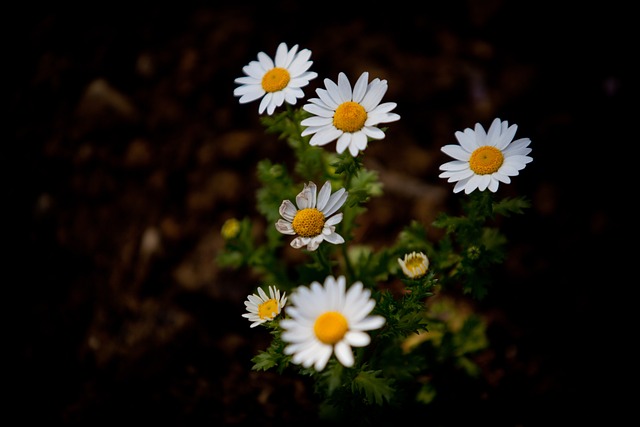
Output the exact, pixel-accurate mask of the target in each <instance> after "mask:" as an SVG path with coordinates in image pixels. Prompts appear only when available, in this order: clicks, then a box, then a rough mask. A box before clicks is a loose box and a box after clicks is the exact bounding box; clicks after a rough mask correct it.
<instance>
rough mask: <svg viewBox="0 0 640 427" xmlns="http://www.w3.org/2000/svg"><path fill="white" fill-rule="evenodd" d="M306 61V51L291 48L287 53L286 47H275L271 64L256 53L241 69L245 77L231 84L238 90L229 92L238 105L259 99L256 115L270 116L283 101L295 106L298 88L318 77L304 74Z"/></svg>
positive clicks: (307, 51) (307, 72)
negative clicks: (238, 100)
mask: <svg viewBox="0 0 640 427" xmlns="http://www.w3.org/2000/svg"><path fill="white" fill-rule="evenodd" d="M310 57H311V51H310V50H309V49H302V50H301V51H300V52H298V45H295V46H293V47H292V48H291V49H290V50H289V49H288V48H287V45H286V43H280V45H279V46H278V49H277V50H276V56H275V61H274V60H272V59H271V58H270V57H269V56H268V55H267V54H265V53H264V52H260V53H258V60H257V61H251V62H250V63H249V65H245V66H244V67H243V68H242V71H243V72H244V74H245V76H243V77H238V78H237V79H235V80H234V81H235V83H239V84H240V85H241V86H238V87H237V88H236V89H235V90H234V91H233V95H234V96H239V97H240V104H246V103H248V102H251V101H255V100H256V99H258V98H262V101H260V107H258V113H259V114H262V113H263V112H264V111H265V110H266V111H267V114H268V115H271V114H273V112H274V111H275V109H276V107H280V106H281V105H282V104H283V103H284V102H285V101H286V102H287V103H288V104H291V105H295V103H296V102H297V100H298V98H302V97H304V92H303V91H302V89H301V88H303V87H304V86H306V85H308V84H309V81H310V80H312V79H315V78H316V77H318V73H315V72H313V71H308V70H309V68H310V67H311V64H313V61H309V58H310Z"/></svg>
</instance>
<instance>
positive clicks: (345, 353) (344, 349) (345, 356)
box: [334, 340, 354, 368]
mask: <svg viewBox="0 0 640 427" xmlns="http://www.w3.org/2000/svg"><path fill="white" fill-rule="evenodd" d="M334 353H335V354H336V358H337V359H338V361H339V362H340V363H342V365H343V366H346V367H347V368H349V367H351V366H353V362H354V360H353V351H352V350H351V347H350V346H349V344H347V343H346V342H345V341H344V340H342V341H340V342H339V343H337V344H336V345H335V348H334Z"/></svg>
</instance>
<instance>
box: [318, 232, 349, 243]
mask: <svg viewBox="0 0 640 427" xmlns="http://www.w3.org/2000/svg"><path fill="white" fill-rule="evenodd" d="M323 236H324V240H326V241H327V242H329V243H333V244H334V245H339V244H341V243H344V238H343V237H342V236H341V235H339V234H338V233H331V234H328V235H323Z"/></svg>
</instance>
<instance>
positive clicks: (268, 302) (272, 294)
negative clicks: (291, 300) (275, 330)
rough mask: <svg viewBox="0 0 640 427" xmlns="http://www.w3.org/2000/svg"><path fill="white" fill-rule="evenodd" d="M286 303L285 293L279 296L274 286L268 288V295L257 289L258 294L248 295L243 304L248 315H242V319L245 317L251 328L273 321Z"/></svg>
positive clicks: (278, 291)
mask: <svg viewBox="0 0 640 427" xmlns="http://www.w3.org/2000/svg"><path fill="white" fill-rule="evenodd" d="M286 303H287V297H286V292H283V293H282V295H280V290H279V289H276V288H275V286H269V295H268V296H267V294H266V292H265V291H264V290H263V289H262V288H258V294H257V295H256V294H253V295H249V296H248V297H247V300H246V301H245V302H244V305H245V307H247V311H248V313H244V314H243V315H242V317H246V318H247V319H249V321H251V322H253V323H252V324H251V327H252V328H255V327H256V326H258V325H260V324H262V323H265V322H267V321H269V320H273V319H274V318H275V317H276V316H277V315H278V314H280V311H281V310H282V308H283V307H284V305H285V304H286Z"/></svg>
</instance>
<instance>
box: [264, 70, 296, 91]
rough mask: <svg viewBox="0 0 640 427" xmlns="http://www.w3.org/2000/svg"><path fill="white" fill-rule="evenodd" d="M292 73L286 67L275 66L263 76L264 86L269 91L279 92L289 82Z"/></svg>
mask: <svg viewBox="0 0 640 427" xmlns="http://www.w3.org/2000/svg"><path fill="white" fill-rule="evenodd" d="M289 80H291V75H290V74H289V71H287V70H286V69H284V68H280V67H275V68H272V69H271V70H269V71H267V72H266V73H265V74H264V77H262V88H263V89H264V90H265V91H267V92H278V91H279V90H282V89H284V88H285V87H287V85H288V84H289Z"/></svg>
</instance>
